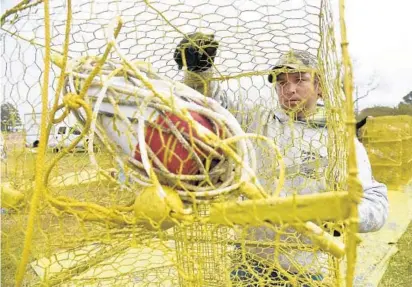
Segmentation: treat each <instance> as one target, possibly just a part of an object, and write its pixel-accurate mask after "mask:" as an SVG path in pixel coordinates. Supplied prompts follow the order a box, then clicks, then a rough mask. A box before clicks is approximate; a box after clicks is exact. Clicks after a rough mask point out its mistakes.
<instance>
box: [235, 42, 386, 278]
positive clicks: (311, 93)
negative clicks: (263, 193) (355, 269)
mask: <svg viewBox="0 0 412 287" xmlns="http://www.w3.org/2000/svg"><path fill="white" fill-rule="evenodd" d="M318 63H320V62H319V61H318V59H317V57H315V56H314V55H312V54H310V53H309V52H308V51H301V50H290V51H288V52H287V53H285V54H283V55H282V56H281V57H280V58H279V59H278V60H277V62H276V63H275V65H274V66H273V68H272V70H271V74H270V75H269V76H268V81H269V83H270V84H271V85H273V86H274V88H275V90H276V93H277V95H278V102H279V105H280V107H281V109H275V108H272V107H266V106H264V105H262V106H259V107H249V108H247V111H245V109H244V108H243V111H242V113H238V120H239V121H240V122H241V123H242V126H245V127H247V132H250V133H258V134H261V135H263V136H266V137H268V138H270V139H273V140H274V142H275V143H276V145H277V146H278V148H279V150H280V152H281V154H282V156H283V160H284V163H285V165H286V176H285V183H284V186H283V188H282V191H281V193H280V196H281V197H288V196H295V195H307V194H316V193H322V192H327V191H329V190H330V189H331V186H333V184H334V183H333V180H332V182H329V183H328V180H331V178H330V177H329V178H326V176H325V175H326V173H327V168H328V164H329V163H330V162H333V161H334V160H335V159H333V158H332V159H328V157H329V154H328V145H330V144H331V143H328V138H329V136H328V132H329V131H328V128H327V123H326V118H325V113H324V109H323V107H321V106H319V103H318V101H319V100H320V99H322V96H323V95H322V91H324V92H325V90H324V89H322V88H324V87H325V85H323V82H322V81H323V78H322V73H321V69H320V67H319V65H318ZM229 103H230V106H229V109H231V110H232V111H238V110H240V109H241V105H240V104H239V103H234V102H229ZM239 114H240V115H239ZM332 144H333V143H332ZM355 147H356V157H357V164H358V170H359V174H358V179H359V181H360V182H361V184H362V187H363V194H362V200H361V202H360V204H359V207H358V213H359V232H371V231H376V230H379V229H380V228H381V227H382V226H383V224H384V223H385V220H386V218H387V215H388V198H387V188H386V186H385V185H383V184H381V183H379V182H377V181H376V180H374V178H373V176H372V170H371V166H370V162H369V159H368V155H367V153H366V150H365V148H364V147H363V145H362V144H361V143H360V142H359V141H358V140H355ZM255 148H256V156H257V169H258V172H257V174H258V175H259V181H260V183H261V184H262V186H264V188H265V190H267V191H268V192H270V191H273V190H275V188H276V180H275V179H276V178H277V174H276V172H274V171H275V170H277V169H278V163H276V162H274V161H273V155H272V154H273V151H271V150H270V149H268V148H264V147H263V148H261V146H260V145H256V147H255ZM337 172H342V171H337ZM332 188H333V187H332ZM332 225H333V223H332ZM277 229H278V227H276V226H273V227H271V228H268V227H266V226H265V227H264V226H262V227H257V228H251V230H250V231H249V233H250V236H251V237H250V239H251V240H254V241H261V242H272V241H273V239H274V238H276V236H277V233H278V230H277ZM279 232H280V234H283V235H282V236H281V240H282V241H285V242H288V243H296V248H294V249H292V248H289V249H285V250H284V252H279V254H278V257H277V258H275V260H276V262H274V257H273V255H274V254H275V253H276V252H275V250H274V248H264V247H256V246H247V245H246V246H245V247H244V248H245V249H246V251H247V252H246V253H247V254H253V256H251V257H253V260H250V262H248V263H247V264H245V265H244V266H241V267H240V268H238V269H237V270H234V271H233V272H232V280H233V281H248V282H253V283H251V284H250V285H248V286H273V285H274V286H276V284H277V283H276V282H288V279H287V277H288V276H290V275H293V276H294V278H295V279H297V280H298V282H299V283H300V284H299V285H298V286H314V285H316V286H318V284H316V283H313V281H327V277H328V276H329V275H330V270H328V264H327V255H326V254H325V253H324V252H322V251H321V250H318V249H317V248H316V247H315V248H313V249H312V250H310V249H305V248H307V247H308V246H310V244H311V241H310V240H308V239H307V238H305V237H304V236H301V235H300V234H299V233H298V232H296V231H294V230H292V229H288V231H287V233H288V234H284V232H285V231H284V230H282V227H279ZM331 232H332V233H333V234H335V235H337V236H339V232H337V231H336V232H334V231H333V230H331ZM300 246H306V247H304V248H300ZM285 248H286V247H285ZM274 266H276V268H275V267H274ZM250 270H253V271H254V272H250ZM262 278H267V279H266V280H264V283H263V285H262ZM291 285H292V284H290V285H288V284H287V283H285V285H284V286H291ZM282 286H283V285H282Z"/></svg>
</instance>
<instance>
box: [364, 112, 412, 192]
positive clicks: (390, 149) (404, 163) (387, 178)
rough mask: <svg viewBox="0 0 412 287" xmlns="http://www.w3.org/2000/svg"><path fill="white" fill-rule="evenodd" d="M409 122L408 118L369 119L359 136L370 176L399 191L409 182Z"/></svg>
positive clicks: (411, 169) (411, 124) (411, 161)
mask: <svg viewBox="0 0 412 287" xmlns="http://www.w3.org/2000/svg"><path fill="white" fill-rule="evenodd" d="M411 120H412V117H410V116H386V117H377V118H369V119H368V122H367V125H366V126H365V127H364V128H363V129H362V132H361V136H362V141H363V143H364V144H365V147H366V148H367V150H368V154H369V158H370V161H371V165H372V169H373V174H374V176H375V177H376V179H377V180H379V181H381V182H384V183H386V184H387V185H388V187H389V188H390V189H395V190H396V189H400V188H401V187H402V186H404V185H406V184H408V182H409V181H410V179H411V178H412V174H411V172H412V165H411V164H412V154H411V149H410V147H411V145H412V122H411ZM382 130H384V131H385V132H384V133H382Z"/></svg>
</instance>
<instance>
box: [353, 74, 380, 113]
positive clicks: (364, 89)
mask: <svg viewBox="0 0 412 287" xmlns="http://www.w3.org/2000/svg"><path fill="white" fill-rule="evenodd" d="M378 87H379V81H378V80H377V76H376V73H374V74H373V75H372V76H371V77H370V78H369V81H368V83H367V84H363V85H361V84H359V83H358V84H355V89H354V91H355V93H354V98H355V99H354V101H353V104H354V105H355V113H356V114H357V113H358V112H359V101H360V100H362V99H364V98H366V97H367V96H369V94H370V93H371V92H373V91H374V90H376V89H377V88H378Z"/></svg>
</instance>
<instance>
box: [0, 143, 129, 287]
mask: <svg viewBox="0 0 412 287" xmlns="http://www.w3.org/2000/svg"><path fill="white" fill-rule="evenodd" d="M22 142H23V141H22V138H21V137H19V136H18V135H11V136H10V135H9V136H8V137H7V138H6V145H7V146H6V147H7V164H5V163H2V165H1V178H2V181H3V182H4V181H8V182H10V183H11V184H12V186H13V187H14V188H15V189H17V190H19V191H21V192H23V193H24V194H25V200H24V202H25V204H24V206H23V207H22V208H21V209H18V210H11V209H7V213H5V214H3V215H2V217H1V286H7V287H8V286H14V280H15V274H16V268H17V266H18V264H19V261H20V257H21V254H22V251H23V242H24V238H25V234H26V226H27V214H28V212H29V206H30V198H31V194H32V191H33V190H32V182H33V180H34V173H35V165H36V156H37V154H36V153H33V152H31V150H30V149H27V148H25V147H24V146H23V145H22ZM55 156H56V154H54V153H52V152H47V154H46V164H45V165H44V166H43V168H46V166H47V165H48V163H50V162H51V161H52V159H53V158H54V157H55ZM96 157H97V160H98V162H99V163H100V164H101V166H102V167H103V168H109V167H111V166H112V163H111V161H110V157H109V156H108V155H107V154H105V153H104V152H100V153H97V154H96ZM86 169H93V167H92V166H91V165H90V161H89V158H88V154H87V153H84V152H83V153H82V152H77V153H70V154H67V155H66V156H65V157H64V158H62V159H61V160H60V161H59V162H58V164H57V165H56V166H55V167H54V168H53V170H52V173H51V176H50V178H53V177H55V176H57V175H62V174H65V173H68V172H75V171H81V170H86ZM50 192H51V193H52V194H53V196H62V195H63V196H67V197H71V198H76V199H77V200H80V201H91V202H95V203H96V202H97V203H99V204H101V205H106V204H107V205H110V204H113V203H118V201H119V199H120V200H121V199H122V194H119V193H118V190H117V189H116V188H113V186H110V185H107V183H100V182H98V183H95V184H90V185H88V186H80V187H76V186H72V187H67V188H64V187H59V188H55V189H51V190H50ZM132 196H133V195H132ZM127 200H128V201H130V198H128V199H127ZM57 212H59V211H57ZM101 229H102V228H99V227H97V228H96V224H94V225H91V224H89V223H85V222H83V221H81V220H80V219H78V218H75V217H74V216H60V214H59V213H57V214H53V213H52V212H51V209H50V207H49V206H48V205H47V202H45V201H44V200H42V201H41V202H40V206H39V209H38V218H37V219H36V220H35V232H34V236H33V240H32V247H31V249H32V250H31V257H30V259H29V262H31V261H33V260H35V259H38V258H41V257H43V256H50V255H51V254H53V253H55V252H56V251H57V250H59V249H61V248H62V247H64V248H70V247H75V246H76V244H79V241H81V240H85V239H86V240H93V238H96V237H98V236H102V234H101ZM99 230H100V234H99ZM85 234H87V235H85ZM87 237H88V238H87ZM25 280H26V282H30V284H28V283H27V286H31V285H32V284H33V282H35V281H37V280H38V276H37V275H35V274H34V272H33V271H32V269H31V268H28V271H27V274H26V278H25Z"/></svg>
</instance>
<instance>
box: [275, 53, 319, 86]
mask: <svg viewBox="0 0 412 287" xmlns="http://www.w3.org/2000/svg"><path fill="white" fill-rule="evenodd" d="M317 67H318V61H317V58H316V57H315V56H314V55H312V54H311V53H309V52H308V51H302V50H290V51H289V52H287V53H286V54H283V55H282V56H281V57H280V59H279V60H278V62H277V63H276V65H275V66H274V67H273V68H272V71H276V70H280V69H282V68H286V69H291V70H296V71H301V72H311V71H316V70H317ZM274 74H275V73H271V74H270V75H269V76H268V80H269V82H270V83H272V82H273V76H274Z"/></svg>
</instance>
